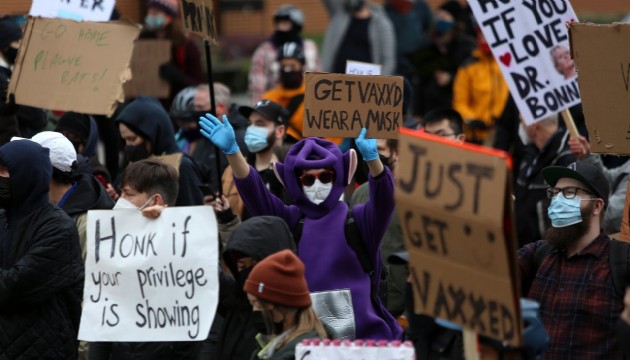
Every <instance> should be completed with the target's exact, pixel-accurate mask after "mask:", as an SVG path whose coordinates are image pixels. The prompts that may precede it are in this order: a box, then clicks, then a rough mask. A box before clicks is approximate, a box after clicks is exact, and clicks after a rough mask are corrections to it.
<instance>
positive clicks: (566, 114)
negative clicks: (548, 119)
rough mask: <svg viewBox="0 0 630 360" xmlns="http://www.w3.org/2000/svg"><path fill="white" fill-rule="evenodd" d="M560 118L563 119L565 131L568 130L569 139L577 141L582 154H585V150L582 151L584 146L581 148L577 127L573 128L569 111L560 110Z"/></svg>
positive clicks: (573, 124)
mask: <svg viewBox="0 0 630 360" xmlns="http://www.w3.org/2000/svg"><path fill="white" fill-rule="evenodd" d="M562 118H563V119H564V124H565V125H566V127H567V130H569V134H571V137H572V138H574V139H575V140H577V141H578V143H579V144H580V148H582V152H583V153H586V149H584V146H582V143H581V142H580V132H579V131H578V129H577V126H575V121H574V120H573V115H571V112H570V111H569V109H564V110H562Z"/></svg>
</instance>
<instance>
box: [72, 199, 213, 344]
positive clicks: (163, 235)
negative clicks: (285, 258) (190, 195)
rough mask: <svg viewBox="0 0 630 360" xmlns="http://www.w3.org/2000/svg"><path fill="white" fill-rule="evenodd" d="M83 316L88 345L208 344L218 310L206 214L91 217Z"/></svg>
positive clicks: (174, 211) (82, 334) (184, 210)
mask: <svg viewBox="0 0 630 360" xmlns="http://www.w3.org/2000/svg"><path fill="white" fill-rule="evenodd" d="M87 234H88V240H87V246H88V250H87V260H86V271H85V287H84V301H83V314H82V317H81V327H80V330H79V338H80V339H82V340H87V341H184V340H203V339H205V338H206V337H207V335H208V331H209V329H210V324H211V323H212V319H213V317H214V313H215V309H216V306H217V302H218V275H217V266H218V264H217V258H218V254H217V246H218V245H217V238H218V235H217V225H216V220H215V217H214V214H213V213H212V209H210V208H208V207H204V206H199V207H177V208H168V209H165V210H164V211H163V212H162V214H161V215H160V217H159V218H158V219H156V220H149V219H147V218H145V217H143V216H142V215H141V214H140V212H139V211H136V210H126V209H125V210H113V211H111V210H110V211H105V210H103V211H90V212H89V213H88V227H87Z"/></svg>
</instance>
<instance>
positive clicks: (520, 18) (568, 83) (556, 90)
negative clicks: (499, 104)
mask: <svg viewBox="0 0 630 360" xmlns="http://www.w3.org/2000/svg"><path fill="white" fill-rule="evenodd" d="M468 4H469V5H470V8H471V10H472V11H473V13H474V15H475V19H476V20H477V23H478V24H479V26H480V28H481V30H482V32H483V35H484V36H485V38H486V41H487V43H488V45H489V46H490V48H491V49H492V53H493V54H494V57H495V58H496V60H497V62H498V63H499V66H500V67H501V71H502V72H503V76H504V78H505V81H506V82H507V83H508V85H509V88H510V93H511V94H512V96H513V98H514V101H515V102H516V105H517V106H518V109H519V111H520V113H521V115H522V116H523V120H524V121H525V123H526V124H528V125H529V124H532V123H534V122H536V121H538V120H541V119H543V118H545V117H546V116H549V115H551V114H554V113H558V112H560V111H562V110H564V109H567V108H569V107H571V106H573V105H576V104H579V103H580V91H579V88H578V83H577V76H576V72H575V69H574V68H573V60H572V59H571V56H570V52H569V36H568V30H567V27H566V25H565V24H566V23H570V22H573V21H577V17H576V15H575V12H574V11H573V9H572V7H571V3H570V2H569V0H522V1H512V0H475V1H469V2H468Z"/></svg>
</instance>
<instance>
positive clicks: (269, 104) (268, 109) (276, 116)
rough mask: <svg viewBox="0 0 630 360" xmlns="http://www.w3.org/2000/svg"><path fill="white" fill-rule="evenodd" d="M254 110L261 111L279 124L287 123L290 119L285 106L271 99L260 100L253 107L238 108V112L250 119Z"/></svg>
mask: <svg viewBox="0 0 630 360" xmlns="http://www.w3.org/2000/svg"><path fill="white" fill-rule="evenodd" d="M254 111H255V112H257V113H260V114H261V115H262V116H264V117H266V118H267V119H268V120H270V121H273V122H275V123H276V124H278V125H286V123H287V120H288V119H287V118H288V117H289V112H288V111H287V109H285V108H284V106H282V105H280V104H278V103H275V102H273V101H271V100H260V101H259V102H257V103H256V106H255V107H253V108H252V107H249V106H241V107H240V108H239V109H238V112H239V113H240V114H241V115H243V116H245V118H247V119H249V115H251V114H252V112H254Z"/></svg>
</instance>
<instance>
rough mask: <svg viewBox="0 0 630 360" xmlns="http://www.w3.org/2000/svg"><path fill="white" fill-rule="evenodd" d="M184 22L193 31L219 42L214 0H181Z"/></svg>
mask: <svg viewBox="0 0 630 360" xmlns="http://www.w3.org/2000/svg"><path fill="white" fill-rule="evenodd" d="M180 10H181V13H182V24H184V28H185V29H186V30H187V31H190V32H191V33H193V34H195V35H198V36H200V37H201V38H203V39H208V40H210V41H212V42H213V43H214V44H218V43H219V36H218V35H217V29H216V24H215V21H214V4H213V1H212V0H180Z"/></svg>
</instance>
